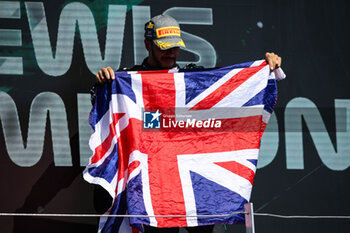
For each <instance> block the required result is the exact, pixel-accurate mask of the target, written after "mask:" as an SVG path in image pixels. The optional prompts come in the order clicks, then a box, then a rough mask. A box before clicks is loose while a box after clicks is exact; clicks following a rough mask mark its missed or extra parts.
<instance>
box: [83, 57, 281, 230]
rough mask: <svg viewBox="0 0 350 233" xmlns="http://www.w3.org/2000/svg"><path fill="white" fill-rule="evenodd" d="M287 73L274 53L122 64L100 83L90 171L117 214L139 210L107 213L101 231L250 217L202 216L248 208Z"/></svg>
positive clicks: (87, 177)
mask: <svg viewBox="0 0 350 233" xmlns="http://www.w3.org/2000/svg"><path fill="white" fill-rule="evenodd" d="M279 76H281V77H279ZM282 76H283V77H282ZM279 78H284V74H283V71H282V70H280V69H279V70H276V71H274V72H270V69H269V66H268V65H267V64H266V62H265V61H255V62H248V63H243V64H238V65H233V66H228V67H223V68H217V69H203V70H194V71H193V70H189V71H188V70H165V71H143V72H117V73H116V79H115V80H114V81H113V82H112V83H107V84H105V85H103V86H100V87H98V88H97V91H96V99H95V105H94V106H93V109H92V111H91V114H90V124H91V126H92V127H93V129H94V133H93V134H92V136H91V138H90V148H91V150H92V151H93V155H92V157H91V158H90V163H89V165H88V166H87V167H86V169H85V171H84V178H85V180H86V181H88V182H90V183H93V184H98V185H101V186H102V187H103V188H105V189H106V190H107V191H108V192H109V194H110V195H111V196H112V197H113V203H112V206H111V208H110V209H109V211H108V214H129V215H137V216H134V217H130V218H114V217H111V218H106V217H103V218H101V219H100V232H128V231H129V232H130V229H131V228H130V225H131V226H133V227H135V228H138V229H140V230H141V229H142V224H146V225H151V226H155V227H183V226H197V225H210V224H233V223H240V222H243V221H244V215H243V214H238V215H232V216H220V217H217V216H216V217H206V216H203V215H227V214H232V213H235V212H242V211H244V204H245V203H247V202H248V201H249V199H250V194H251V190H252V184H253V179H254V175H255V171H256V165H257V160H258V150H259V145H260V139H261V136H262V134H263V131H264V129H265V127H266V125H267V121H268V119H269V116H270V114H271V113H272V111H273V108H274V106H275V103H276V98H277V89H276V79H279ZM147 114H148V115H147ZM185 118H190V119H187V121H186V119H185ZM165 119H166V121H165ZM146 121H147V122H146ZM177 121H183V122H182V124H180V123H179V124H177V123H176V122H177ZM163 122H165V123H166V125H167V127H166V128H165V127H164V126H165V124H163ZM169 122H173V123H172V124H169ZM198 122H200V123H198ZM146 123H147V124H146ZM186 123H190V124H186ZM205 124H206V125H205ZM169 125H172V126H174V127H169ZM176 125H180V126H181V128H177V127H176ZM186 126H187V128H186ZM204 126H205V127H204ZM160 215H182V216H180V217H160ZM198 215H201V216H198ZM127 229H129V230H127Z"/></svg>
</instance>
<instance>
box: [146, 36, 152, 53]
mask: <svg viewBox="0 0 350 233" xmlns="http://www.w3.org/2000/svg"><path fill="white" fill-rule="evenodd" d="M151 43H152V41H150V40H147V39H145V48H146V49H147V51H148V52H150V51H151Z"/></svg>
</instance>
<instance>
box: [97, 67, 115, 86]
mask: <svg viewBox="0 0 350 233" xmlns="http://www.w3.org/2000/svg"><path fill="white" fill-rule="evenodd" d="M96 79H97V82H98V83H100V84H103V83H105V82H110V81H112V80H114V79H115V74H114V70H113V69H112V68H111V67H110V66H108V67H105V68H102V69H100V70H99V71H98V73H97V74H96Z"/></svg>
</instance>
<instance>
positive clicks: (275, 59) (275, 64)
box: [265, 53, 282, 71]
mask: <svg viewBox="0 0 350 233" xmlns="http://www.w3.org/2000/svg"><path fill="white" fill-rule="evenodd" d="M265 60H266V62H267V63H268V64H269V65H270V69H271V71H272V70H275V69H277V68H279V67H281V64H282V58H281V57H280V56H278V55H277V54H274V53H265Z"/></svg>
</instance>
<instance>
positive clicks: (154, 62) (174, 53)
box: [145, 41, 180, 69]
mask: <svg viewBox="0 0 350 233" xmlns="http://www.w3.org/2000/svg"><path fill="white" fill-rule="evenodd" d="M145 43H146V49H147V50H148V53H149V57H148V58H149V60H148V63H149V64H150V65H151V66H154V67H160V68H162V69H170V68H173V67H174V65H175V63H176V60H177V57H178V55H179V50H180V48H179V47H175V48H171V49H167V50H161V49H160V48H158V46H156V45H155V44H154V43H153V41H146V42H145ZM147 43H148V44H147Z"/></svg>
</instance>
